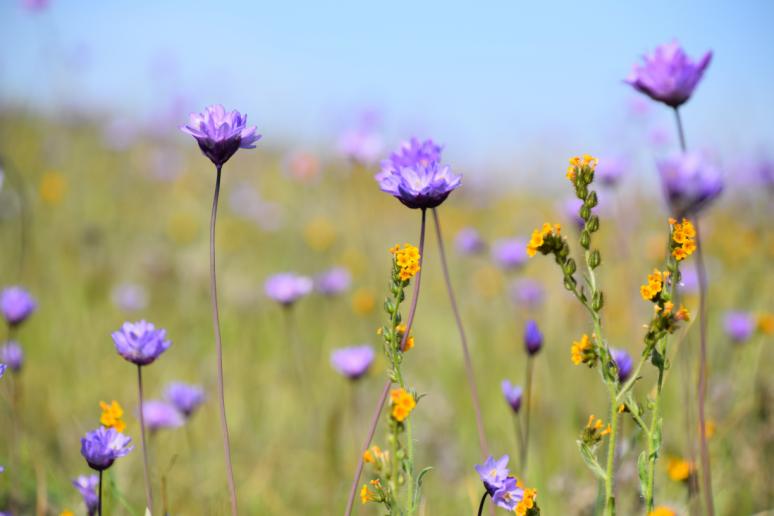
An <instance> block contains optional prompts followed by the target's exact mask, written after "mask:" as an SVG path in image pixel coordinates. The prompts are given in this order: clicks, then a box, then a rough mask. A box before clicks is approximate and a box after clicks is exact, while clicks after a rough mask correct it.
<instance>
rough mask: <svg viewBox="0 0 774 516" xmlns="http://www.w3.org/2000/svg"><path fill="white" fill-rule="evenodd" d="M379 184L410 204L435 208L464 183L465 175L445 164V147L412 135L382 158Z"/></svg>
mask: <svg viewBox="0 0 774 516" xmlns="http://www.w3.org/2000/svg"><path fill="white" fill-rule="evenodd" d="M376 180H377V182H378V183H379V188H381V190H382V191H383V192H386V193H388V194H390V195H392V196H394V197H395V198H396V199H398V200H399V201H400V202H402V203H403V204H404V205H406V206H408V207H409V208H414V209H416V208H422V209H427V208H435V207H436V206H438V205H440V204H441V203H442V202H443V201H445V200H446V198H447V197H448V196H449V194H450V193H451V192H452V191H453V190H454V189H456V188H457V187H459V186H460V184H462V176H460V175H457V174H454V173H453V172H452V171H451V168H450V167H449V166H448V165H442V164H441V147H440V146H439V145H437V144H436V143H435V142H433V141H432V140H425V141H423V142H420V141H419V140H418V139H416V138H412V139H411V140H410V141H408V142H404V143H403V145H402V146H401V148H400V149H399V150H398V151H397V152H393V153H392V154H390V157H389V158H387V159H385V160H384V161H383V162H382V171H381V172H380V173H379V174H377V175H376Z"/></svg>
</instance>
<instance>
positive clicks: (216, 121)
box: [180, 104, 261, 167]
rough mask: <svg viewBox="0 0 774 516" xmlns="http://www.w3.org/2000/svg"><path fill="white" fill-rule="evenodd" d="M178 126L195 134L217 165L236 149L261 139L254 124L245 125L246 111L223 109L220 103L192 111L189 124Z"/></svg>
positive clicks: (247, 146) (252, 146)
mask: <svg viewBox="0 0 774 516" xmlns="http://www.w3.org/2000/svg"><path fill="white" fill-rule="evenodd" d="M180 130H181V131H183V132H184V133H188V134H190V135H191V136H193V137H194V138H196V141H197V142H198V143H199V148H200V149H201V150H202V152H203V153H204V155H205V156H207V157H208V158H210V161H212V162H213V163H214V164H215V166H216V167H221V166H223V164H224V163H225V162H226V161H228V160H229V158H230V157H231V156H233V155H234V153H235V152H236V151H237V150H239V149H254V148H255V142H257V141H258V140H260V139H261V135H260V134H257V133H256V132H255V131H256V127H255V126H254V125H251V126H250V127H248V126H247V115H244V116H242V115H241V114H240V113H239V111H236V110H234V111H232V112H231V113H226V109H225V108H224V107H223V106H221V105H220V104H215V105H212V106H208V107H206V108H205V109H204V112H203V113H191V116H190V119H189V122H188V124H187V125H184V126H181V127H180Z"/></svg>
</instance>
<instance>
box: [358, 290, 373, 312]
mask: <svg viewBox="0 0 774 516" xmlns="http://www.w3.org/2000/svg"><path fill="white" fill-rule="evenodd" d="M374 306H376V301H375V299H374V295H373V293H372V292H371V291H370V290H368V289H366V288H361V289H358V290H356V291H355V293H354V294H353V295H352V311H354V312H355V313H356V314H358V315H368V314H369V313H371V312H373V311H374Z"/></svg>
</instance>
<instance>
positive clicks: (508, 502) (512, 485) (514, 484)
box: [492, 477, 524, 512]
mask: <svg viewBox="0 0 774 516" xmlns="http://www.w3.org/2000/svg"><path fill="white" fill-rule="evenodd" d="M523 498H524V489H522V488H521V487H519V485H518V481H517V480H516V479H515V478H514V477H508V478H506V479H505V480H504V481H503V483H502V485H501V486H500V488H499V489H497V491H495V493H494V494H493V495H492V501H493V502H494V503H495V505H497V506H498V507H502V508H503V509H505V510H506V511H511V512H514V511H515V510H516V506H517V505H518V504H519V502H520V501H521V500H522V499H523Z"/></svg>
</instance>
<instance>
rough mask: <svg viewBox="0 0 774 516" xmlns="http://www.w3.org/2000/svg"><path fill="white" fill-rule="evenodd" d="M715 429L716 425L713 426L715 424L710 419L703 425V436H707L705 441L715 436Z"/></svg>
mask: <svg viewBox="0 0 774 516" xmlns="http://www.w3.org/2000/svg"><path fill="white" fill-rule="evenodd" d="M716 428H717V425H715V422H714V421H713V420H711V419H710V420H709V421H706V422H705V423H704V435H706V436H707V439H711V438H712V436H713V435H715V430H716Z"/></svg>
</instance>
